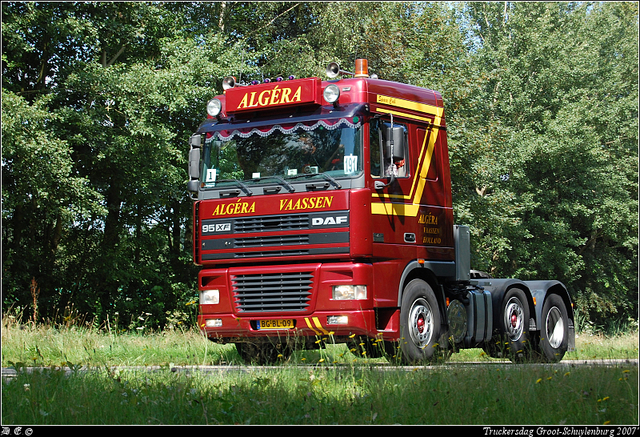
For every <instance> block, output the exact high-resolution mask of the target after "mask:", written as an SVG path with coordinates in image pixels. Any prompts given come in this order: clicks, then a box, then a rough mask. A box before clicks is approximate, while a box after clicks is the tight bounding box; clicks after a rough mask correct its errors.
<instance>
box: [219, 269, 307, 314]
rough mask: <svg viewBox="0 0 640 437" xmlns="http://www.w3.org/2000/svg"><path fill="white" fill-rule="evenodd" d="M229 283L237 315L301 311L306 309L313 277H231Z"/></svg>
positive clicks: (302, 273) (299, 274)
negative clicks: (231, 287)
mask: <svg viewBox="0 0 640 437" xmlns="http://www.w3.org/2000/svg"><path fill="white" fill-rule="evenodd" d="M231 281H232V286H233V291H234V294H235V299H236V307H237V308H238V310H239V311H243V312H269V311H304V310H306V309H307V307H308V306H309V300H310V296H311V289H312V287H313V274H312V273H311V272H294V273H271V274H258V275H233V276H232V277H231Z"/></svg>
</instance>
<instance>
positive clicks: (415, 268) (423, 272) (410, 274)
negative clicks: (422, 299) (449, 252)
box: [398, 261, 455, 324]
mask: <svg viewBox="0 0 640 437" xmlns="http://www.w3.org/2000/svg"><path fill="white" fill-rule="evenodd" d="M450 268H451V265H450V263H444V262H443V263H440V262H429V261H424V262H420V261H411V262H410V263H409V264H407V265H406V266H405V268H404V271H403V272H402V275H401V277H400V283H399V285H398V308H400V307H401V306H402V295H403V292H404V289H405V287H406V286H407V284H408V283H409V282H411V281H412V280H414V279H422V280H423V281H425V282H426V283H427V284H429V286H430V287H431V288H432V289H433V292H434V293H435V295H436V299H437V301H438V310H439V312H440V316H441V317H440V320H442V324H447V323H448V322H447V309H446V305H445V296H444V289H443V288H442V285H441V283H440V281H439V280H438V277H439V276H442V275H441V274H439V273H443V272H448V271H449V269H450ZM454 269H455V266H454Z"/></svg>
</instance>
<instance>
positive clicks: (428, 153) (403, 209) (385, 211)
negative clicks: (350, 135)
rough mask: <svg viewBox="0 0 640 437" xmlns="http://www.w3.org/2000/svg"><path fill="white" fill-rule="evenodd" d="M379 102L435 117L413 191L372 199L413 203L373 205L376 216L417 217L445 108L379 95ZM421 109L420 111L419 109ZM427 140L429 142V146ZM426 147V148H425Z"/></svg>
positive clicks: (422, 148)
mask: <svg viewBox="0 0 640 437" xmlns="http://www.w3.org/2000/svg"><path fill="white" fill-rule="evenodd" d="M385 99H391V100H392V101H393V103H391V101H385ZM378 102H380V103H386V104H389V105H395V106H400V107H403V108H406V109H414V110H423V111H425V112H427V111H428V113H430V114H432V115H434V116H435V118H434V119H433V126H432V130H431V131H430V132H429V131H428V130H427V131H426V132H425V136H424V142H423V143H422V147H421V148H420V156H419V159H418V163H421V164H419V165H420V168H419V171H416V174H415V175H414V179H413V182H412V184H411V190H410V191H409V194H408V195H404V196H403V195H393V194H372V195H371V197H372V198H374V199H375V198H378V199H380V198H383V199H388V200H391V199H399V200H411V202H412V203H410V204H406V203H391V202H385V203H378V202H372V203H371V213H372V214H376V215H396V216H410V217H416V216H417V215H418V210H419V209H420V200H421V199H422V194H423V192H424V186H425V184H426V178H427V174H428V173H429V168H430V167H431V159H432V158H433V150H434V148H435V144H436V139H437V138H438V133H439V131H440V129H439V128H438V126H440V123H441V121H442V115H443V110H444V108H438V107H435V106H431V105H426V104H424V103H418V102H412V101H409V100H403V99H396V98H387V97H386V96H380V95H378ZM418 108H420V109H418ZM378 110H379V111H381V112H387V113H393V114H394V115H400V116H403V117H412V118H418V119H422V118H421V117H417V116H413V115H411V114H405V113H402V112H397V111H390V110H382V109H380V108H378ZM424 120H427V121H431V120H430V119H426V118H425V119H424ZM427 139H428V140H429V142H428V144H427ZM425 146H426V147H425Z"/></svg>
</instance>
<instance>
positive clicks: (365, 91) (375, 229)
mask: <svg viewBox="0 0 640 437" xmlns="http://www.w3.org/2000/svg"><path fill="white" fill-rule="evenodd" d="M298 82H299V83H300V84H303V85H304V86H307V87H312V85H313V84H315V85H313V86H316V87H317V90H315V91H314V93H316V94H314V97H313V98H311V101H307V102H305V103H304V104H305V105H309V104H315V105H320V104H322V105H324V106H326V107H327V108H329V109H331V105H330V104H328V103H327V102H324V101H323V100H322V97H321V96H322V89H324V88H325V87H326V86H327V85H328V84H329V83H335V84H337V85H338V86H339V87H340V89H341V95H340V100H339V103H340V104H341V105H347V104H350V103H365V104H367V105H369V111H370V113H371V115H372V116H373V115H375V114H382V115H383V116H384V117H387V116H388V114H389V113H390V111H392V112H393V114H394V115H393V116H394V121H395V122H398V123H403V124H405V125H406V126H407V128H408V144H409V157H408V159H407V166H408V169H409V174H408V176H407V177H406V178H398V183H397V184H395V185H394V186H391V187H389V188H386V189H385V190H382V191H380V190H376V189H375V187H374V183H375V179H374V178H372V177H371V175H370V174H369V171H368V169H369V166H370V162H369V159H370V158H369V156H370V144H369V132H368V130H369V129H368V123H365V125H364V126H365V127H364V129H365V132H364V139H365V141H364V163H363V165H364V171H365V183H364V187H359V188H354V189H331V190H326V191H322V192H307V193H293V194H287V193H278V194H272V195H261V196H251V197H241V198H230V199H208V200H199V201H197V202H195V204H194V220H195V226H194V230H195V231H194V248H195V251H194V259H195V263H196V264H198V265H201V266H202V267H203V269H202V270H201V271H200V273H199V277H198V285H199V288H200V290H206V289H217V290H219V292H220V303H219V304H216V305H201V307H200V315H199V317H198V322H199V325H200V326H201V327H202V329H204V330H205V331H206V333H207V335H208V336H209V337H210V338H212V339H213V338H219V339H221V340H226V341H233V340H234V339H237V338H240V337H245V338H246V337H259V336H265V335H271V336H274V335H278V336H287V335H294V334H295V335H310V336H315V335H326V334H327V333H333V335H334V336H336V337H341V336H343V337H347V336H350V335H353V334H356V335H366V336H369V337H376V336H377V337H382V338H384V339H386V340H397V339H398V337H399V332H398V323H399V322H398V314H399V309H398V307H399V302H398V296H399V290H401V286H402V284H400V280H401V277H402V274H403V272H404V271H405V268H406V267H407V266H408V265H409V264H410V263H411V262H415V261H416V260H435V261H449V262H451V261H453V260H454V241H453V210H452V203H451V180H450V173H449V160H448V149H447V140H446V124H445V118H444V113H443V112H442V111H443V110H442V108H443V102H442V98H441V96H440V94H439V93H437V92H435V91H431V90H427V89H424V88H419V87H415V86H410V85H406V84H401V83H395V82H389V81H383V80H378V79H370V78H351V79H342V80H339V81H331V82H321V81H320V80H319V79H311V80H310V79H301V80H299V81H291V82H289V81H286V82H281V83H278V84H275V83H272V84H268V85H257V86H256V87H255V88H253V87H236V88H233V89H230V90H227V91H226V95H225V96H219V98H220V100H221V101H222V102H223V110H222V113H221V117H222V118H223V119H225V118H227V117H231V118H234V117H235V118H239V117H252V120H253V121H255V119H256V118H257V117H260V112H253V113H252V114H251V115H249V114H245V112H246V111H244V110H242V111H241V112H237V111H230V110H229V107H238V105H239V104H240V102H241V101H242V99H243V96H245V95H246V93H248V92H252V91H253V90H255V91H262V90H268V89H273V87H274V86H276V85H278V86H280V87H282V86H283V84H286V85H287V86H296V84H297V83H298ZM309 92H310V91H309ZM379 96H382V97H379ZM394 99H396V100H394ZM407 102H409V103H407ZM425 108H427V109H426V110H425ZM295 109H296V106H295V105H294V104H291V103H287V104H283V105H275V106H274V107H272V108H270V111H268V115H270V116H272V115H273V114H274V113H275V112H282V113H284V114H290V115H292V118H291V120H292V121H295V115H294V114H295ZM430 111H436V112H437V111H440V112H439V114H440V116H436V115H434V114H430V113H429V112H430ZM425 137H427V138H426V139H425ZM429 141H432V142H433V155H432V158H431V160H430V165H429V167H428V169H425V168H424V167H423V166H424V165H425V164H424V156H425V150H426V148H427V145H428V144H429ZM421 158H422V159H423V161H421ZM423 169H424V173H423V174H420V172H421V171H422V170H423ZM319 197H325V198H331V200H330V201H329V200H327V199H324V200H321V201H318V200H314V201H313V202H310V201H309V200H307V201H306V203H304V202H303V199H310V198H319ZM318 202H319V203H318ZM296 203H297V204H298V206H299V208H298V209H297V210H295V211H293V210H290V211H288V210H286V205H292V206H295V205H296ZM243 204H245V205H243ZM305 205H306V206H307V207H306V208H304V209H302V206H305ZM310 206H313V207H310ZM381 208H382V209H385V208H386V213H381ZM293 209H295V208H293ZM216 211H217V214H216ZM345 211H347V212H348V225H347V226H343V227H335V228H331V229H330V230H329V231H327V229H308V230H305V231H304V232H301V231H299V230H276V231H273V232H265V231H264V230H262V231H260V232H255V233H250V232H249V233H246V234H243V235H242V236H243V237H246V238H249V239H250V238H259V237H285V238H287V237H291V238H294V237H296V236H298V235H300V234H301V233H304V234H305V238H306V237H307V236H309V238H310V240H309V241H312V242H313V243H306V244H305V245H304V249H305V250H307V251H309V253H308V254H305V253H299V254H296V251H299V250H300V247H301V246H300V244H296V243H291V244H289V245H282V244H280V245H278V246H277V248H275V247H274V248H269V247H265V246H260V247H248V248H245V249H237V248H235V249H233V248H230V249H223V248H222V247H224V244H225V240H227V239H230V238H234V237H235V236H234V235H230V234H229V233H224V232H219V233H215V234H212V235H203V232H202V224H203V222H204V221H205V220H212V221H211V222H210V223H214V224H215V223H217V224H220V225H221V227H222V228H224V226H223V225H225V226H226V223H225V222H224V220H227V219H229V220H230V221H234V222H233V223H234V224H233V226H236V225H235V220H236V219H242V218H251V217H269V216H273V217H279V216H282V215H284V214H289V213H294V214H306V213H315V212H322V213H330V212H336V213H340V212H345ZM313 234H316V235H313ZM338 234H339V235H341V236H342V237H340V238H342V239H343V240H342V241H341V242H338V243H335V242H333V243H331V242H329V243H323V239H325V237H334V238H337V237H336V235H338ZM405 234H414V236H415V242H406V241H405ZM347 237H348V239H347ZM345 240H346V241H345ZM327 241H330V240H327ZM265 244H268V243H265ZM207 248H209V249H207ZM212 248H214V249H212ZM314 251H315V252H314ZM238 252H242V254H243V256H241V257H232V256H228V257H226V255H225V254H232V253H238ZM252 252H253V254H252ZM257 253H261V254H266V255H261V256H259V257H258V256H255V257H254V256H251V255H254V254H257ZM247 255H249V256H248V257H247ZM207 257H210V259H207ZM294 272H303V273H305V274H307V273H308V274H310V275H312V278H313V279H312V284H311V290H310V291H311V292H310V295H309V300H308V302H307V303H308V306H307V307H306V308H305V309H304V310H296V311H289V312H287V311H281V312H275V313H274V312H267V311H263V312H251V311H241V310H240V309H239V308H238V303H237V296H236V292H235V290H234V282H233V281H234V280H233V278H234V277H237V276H238V275H253V274H260V275H270V274H281V273H282V274H289V273H294ZM342 284H352V285H366V286H367V299H366V300H352V301H340V300H333V299H332V295H331V292H332V290H331V288H332V286H334V285H342ZM335 315H346V316H348V318H349V323H348V324H347V325H328V324H327V316H335ZM207 319H220V320H221V321H222V326H221V327H218V328H204V326H205V321H206V320H207ZM265 319H292V320H293V321H294V324H295V328H293V329H290V330H275V331H262V330H258V329H257V328H256V321H259V320H265Z"/></svg>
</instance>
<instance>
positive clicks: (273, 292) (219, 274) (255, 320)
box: [198, 262, 385, 342]
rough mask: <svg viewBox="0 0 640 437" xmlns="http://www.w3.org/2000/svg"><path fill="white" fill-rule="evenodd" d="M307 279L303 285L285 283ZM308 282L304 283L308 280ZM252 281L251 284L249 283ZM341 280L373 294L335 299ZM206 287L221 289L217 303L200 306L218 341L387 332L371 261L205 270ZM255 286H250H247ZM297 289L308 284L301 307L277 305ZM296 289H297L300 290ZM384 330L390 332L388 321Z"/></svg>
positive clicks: (203, 325) (207, 329) (202, 320)
mask: <svg viewBox="0 0 640 437" xmlns="http://www.w3.org/2000/svg"><path fill="white" fill-rule="evenodd" d="M296 277H299V278H302V279H301V280H300V281H299V284H298V285H296V284H295V283H292V282H285V281H284V280H283V279H282V278H285V279H286V280H287V281H289V280H290V278H296ZM303 283H304V286H303V285H302V284H303ZM247 284H250V286H247ZM338 285H366V286H367V297H366V299H360V300H335V299H333V297H332V289H333V287H334V286H338ZM199 286H200V290H201V291H203V290H214V289H215V290H218V292H219V296H220V300H219V303H217V304H206V305H202V304H201V305H200V314H199V316H198V325H199V327H200V329H202V330H203V332H204V333H205V334H206V335H207V337H208V338H210V339H212V340H217V341H221V342H232V341H237V340H238V339H243V338H257V337H296V336H304V337H313V336H333V337H336V338H337V337H350V336H354V335H357V336H367V337H376V336H378V335H379V334H380V333H381V329H380V320H379V314H378V311H376V310H375V309H374V298H373V296H374V294H375V289H374V287H375V286H374V284H373V267H372V265H371V264H368V263H351V262H343V263H314V264H292V265H279V266H252V267H229V268H224V269H205V270H202V271H201V272H200V274H199ZM243 287H249V288H250V289H246V290H245V289H244V288H243ZM292 288H299V289H303V291H304V299H300V301H301V302H303V303H302V304H300V306H299V307H298V308H296V309H295V310H291V309H286V308H289V307H283V308H285V309H274V305H278V303H273V302H274V301H278V300H288V299H290V295H291V294H292V290H291V289H292ZM299 289H296V290H294V292H295V293H298V294H299V292H300V290H299ZM382 331H385V327H384V326H383V328H382Z"/></svg>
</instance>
